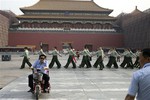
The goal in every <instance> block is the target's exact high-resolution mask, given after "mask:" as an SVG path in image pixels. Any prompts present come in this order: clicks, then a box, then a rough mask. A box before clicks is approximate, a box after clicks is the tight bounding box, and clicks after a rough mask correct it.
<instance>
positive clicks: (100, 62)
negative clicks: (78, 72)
mask: <svg viewBox="0 0 150 100" xmlns="http://www.w3.org/2000/svg"><path fill="white" fill-rule="evenodd" d="M95 55H97V60H96V62H95V63H94V65H93V67H94V68H97V66H98V65H99V66H100V68H99V70H103V68H104V64H103V58H104V51H103V49H102V47H99V48H98V51H97V52H96V53H95Z"/></svg>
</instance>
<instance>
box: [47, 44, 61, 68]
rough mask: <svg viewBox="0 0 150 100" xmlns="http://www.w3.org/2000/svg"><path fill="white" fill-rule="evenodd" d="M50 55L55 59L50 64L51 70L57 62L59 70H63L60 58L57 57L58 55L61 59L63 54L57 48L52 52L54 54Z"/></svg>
mask: <svg viewBox="0 0 150 100" xmlns="http://www.w3.org/2000/svg"><path fill="white" fill-rule="evenodd" d="M50 55H53V57H52V60H51V63H50V64H49V68H52V67H53V65H54V63H55V62H56V64H57V68H58V69H59V68H61V64H60V62H59V60H58V56H57V55H59V56H60V57H61V54H60V53H59V52H58V50H57V47H54V48H53V51H52V53H50Z"/></svg>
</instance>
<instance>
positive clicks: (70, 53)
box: [64, 49, 76, 68]
mask: <svg viewBox="0 0 150 100" xmlns="http://www.w3.org/2000/svg"><path fill="white" fill-rule="evenodd" d="M68 54H69V58H68V61H67V63H66V65H65V66H64V68H68V66H69V64H70V63H72V65H73V67H72V68H76V64H75V62H74V59H73V58H74V57H75V56H76V53H75V52H74V51H73V49H70V50H68Z"/></svg>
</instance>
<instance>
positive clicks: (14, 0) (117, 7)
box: [0, 0, 150, 16]
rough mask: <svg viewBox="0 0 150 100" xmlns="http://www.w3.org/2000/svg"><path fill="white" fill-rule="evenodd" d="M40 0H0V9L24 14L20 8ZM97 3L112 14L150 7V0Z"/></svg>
mask: <svg viewBox="0 0 150 100" xmlns="http://www.w3.org/2000/svg"><path fill="white" fill-rule="evenodd" d="M38 1H39V0H0V10H11V11H12V12H14V13H15V14H17V15H20V14H22V12H21V11H20V9H19V8H21V7H27V6H32V5H33V4H35V3H36V2H38ZM94 2H95V3H96V4H98V5H99V6H101V7H103V8H108V9H112V10H113V12H112V13H111V14H110V15H111V16H117V15H118V14H120V13H122V12H124V13H130V12H132V11H133V10H134V9H135V6H137V8H138V9H139V10H141V11H144V10H146V9H148V8H150V0H94Z"/></svg>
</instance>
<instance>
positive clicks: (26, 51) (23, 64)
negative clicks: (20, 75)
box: [20, 47, 32, 69]
mask: <svg viewBox="0 0 150 100" xmlns="http://www.w3.org/2000/svg"><path fill="white" fill-rule="evenodd" d="M29 59H30V58H29V51H28V48H27V47H24V54H23V61H22V65H21V67H20V69H23V68H25V64H26V63H27V64H28V66H29V67H31V66H32V64H31V63H30V61H29Z"/></svg>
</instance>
